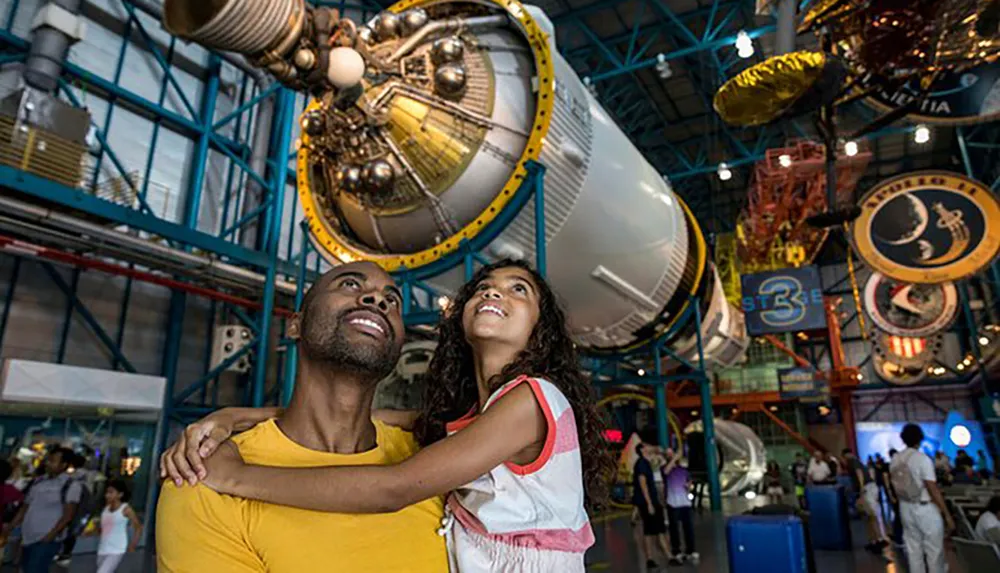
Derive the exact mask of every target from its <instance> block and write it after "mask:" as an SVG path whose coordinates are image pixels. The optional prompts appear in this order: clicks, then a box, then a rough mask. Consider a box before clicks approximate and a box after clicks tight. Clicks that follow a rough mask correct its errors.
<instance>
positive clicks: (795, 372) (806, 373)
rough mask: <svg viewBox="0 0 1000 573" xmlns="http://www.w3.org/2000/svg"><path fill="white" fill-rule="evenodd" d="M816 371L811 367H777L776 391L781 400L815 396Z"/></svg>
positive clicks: (816, 390)
mask: <svg viewBox="0 0 1000 573" xmlns="http://www.w3.org/2000/svg"><path fill="white" fill-rule="evenodd" d="M817 392H818V389H817V388H816V371H815V370H814V369H812V368H779V369H778V393H779V394H781V399H782V400H798V399H800V398H815V397H816V394H817Z"/></svg>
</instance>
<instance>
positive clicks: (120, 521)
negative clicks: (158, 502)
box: [85, 479, 142, 573]
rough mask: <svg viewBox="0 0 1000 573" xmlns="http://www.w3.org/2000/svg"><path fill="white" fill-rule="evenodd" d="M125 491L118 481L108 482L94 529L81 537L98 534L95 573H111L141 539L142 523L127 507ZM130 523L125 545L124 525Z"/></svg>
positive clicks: (126, 528) (121, 483) (125, 531)
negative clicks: (102, 508) (129, 531)
mask: <svg viewBox="0 0 1000 573" xmlns="http://www.w3.org/2000/svg"><path fill="white" fill-rule="evenodd" d="M128 498H129V494H128V488H127V487H126V486H125V482H123V481H122V480H120V479H113V480H111V481H109V482H108V485H107V486H106V488H105V490H104V501H105V503H106V505H105V506H104V511H102V512H101V520H100V521H99V522H97V523H98V529H97V531H94V532H87V533H86V534H85V535H95V534H97V533H98V532H99V533H100V536H101V540H100V542H99V543H98V545H97V573H114V572H115V570H116V569H118V565H120V564H121V562H122V559H123V558H124V557H125V553H126V552H128V553H132V552H133V551H135V548H136V546H137V545H138V544H139V539H141V538H142V522H141V521H139V518H138V517H137V516H136V514H135V511H133V510H132V508H131V507H130V506H129V504H128ZM129 524H132V529H133V534H132V541H131V542H129V535H128V526H129Z"/></svg>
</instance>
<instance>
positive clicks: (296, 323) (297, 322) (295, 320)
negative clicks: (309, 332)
mask: <svg viewBox="0 0 1000 573" xmlns="http://www.w3.org/2000/svg"><path fill="white" fill-rule="evenodd" d="M285 335H286V336H287V337H288V338H291V339H292V340H295V341H298V340H300V339H301V338H302V315H301V314H300V313H297V312H296V313H295V314H293V315H292V318H290V319H288V326H286V327H285Z"/></svg>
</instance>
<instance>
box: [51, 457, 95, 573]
mask: <svg viewBox="0 0 1000 573" xmlns="http://www.w3.org/2000/svg"><path fill="white" fill-rule="evenodd" d="M86 464H87V458H85V457H83V456H82V455H80V454H73V458H72V459H71V460H70V462H69V469H68V470H67V471H66V474H67V475H68V476H69V477H70V479H71V481H73V482H75V483H77V484H79V486H80V502H79V503H78V504H77V506H76V513H75V514H74V515H73V521H72V522H71V523H70V524H69V526H68V527H67V528H66V539H64V540H63V543H62V550H61V551H60V552H59V556H58V557H56V565H59V566H60V567H67V568H68V567H69V566H70V561H71V559H72V558H73V549H74V548H75V547H76V540H77V538H78V537H79V536H80V534H81V533H83V529H84V528H85V527H86V526H87V522H88V521H90V517H91V516H92V515H93V514H94V513H96V512H97V510H98V509H100V506H99V504H98V506H95V502H94V490H93V488H92V487H91V486H90V484H89V481H90V480H89V478H90V470H88V469H87V468H86V467H85V466H86ZM69 486H70V483H68V482H67V484H66V485H65V486H63V487H64V488H69Z"/></svg>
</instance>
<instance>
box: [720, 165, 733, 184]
mask: <svg viewBox="0 0 1000 573" xmlns="http://www.w3.org/2000/svg"><path fill="white" fill-rule="evenodd" d="M717 173H718V174H719V179H721V180H723V181H729V180H730V179H732V178H733V172H732V171H731V170H730V169H729V166H728V165H726V163H725V162H722V163H720V164H719V170H718V171H717Z"/></svg>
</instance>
